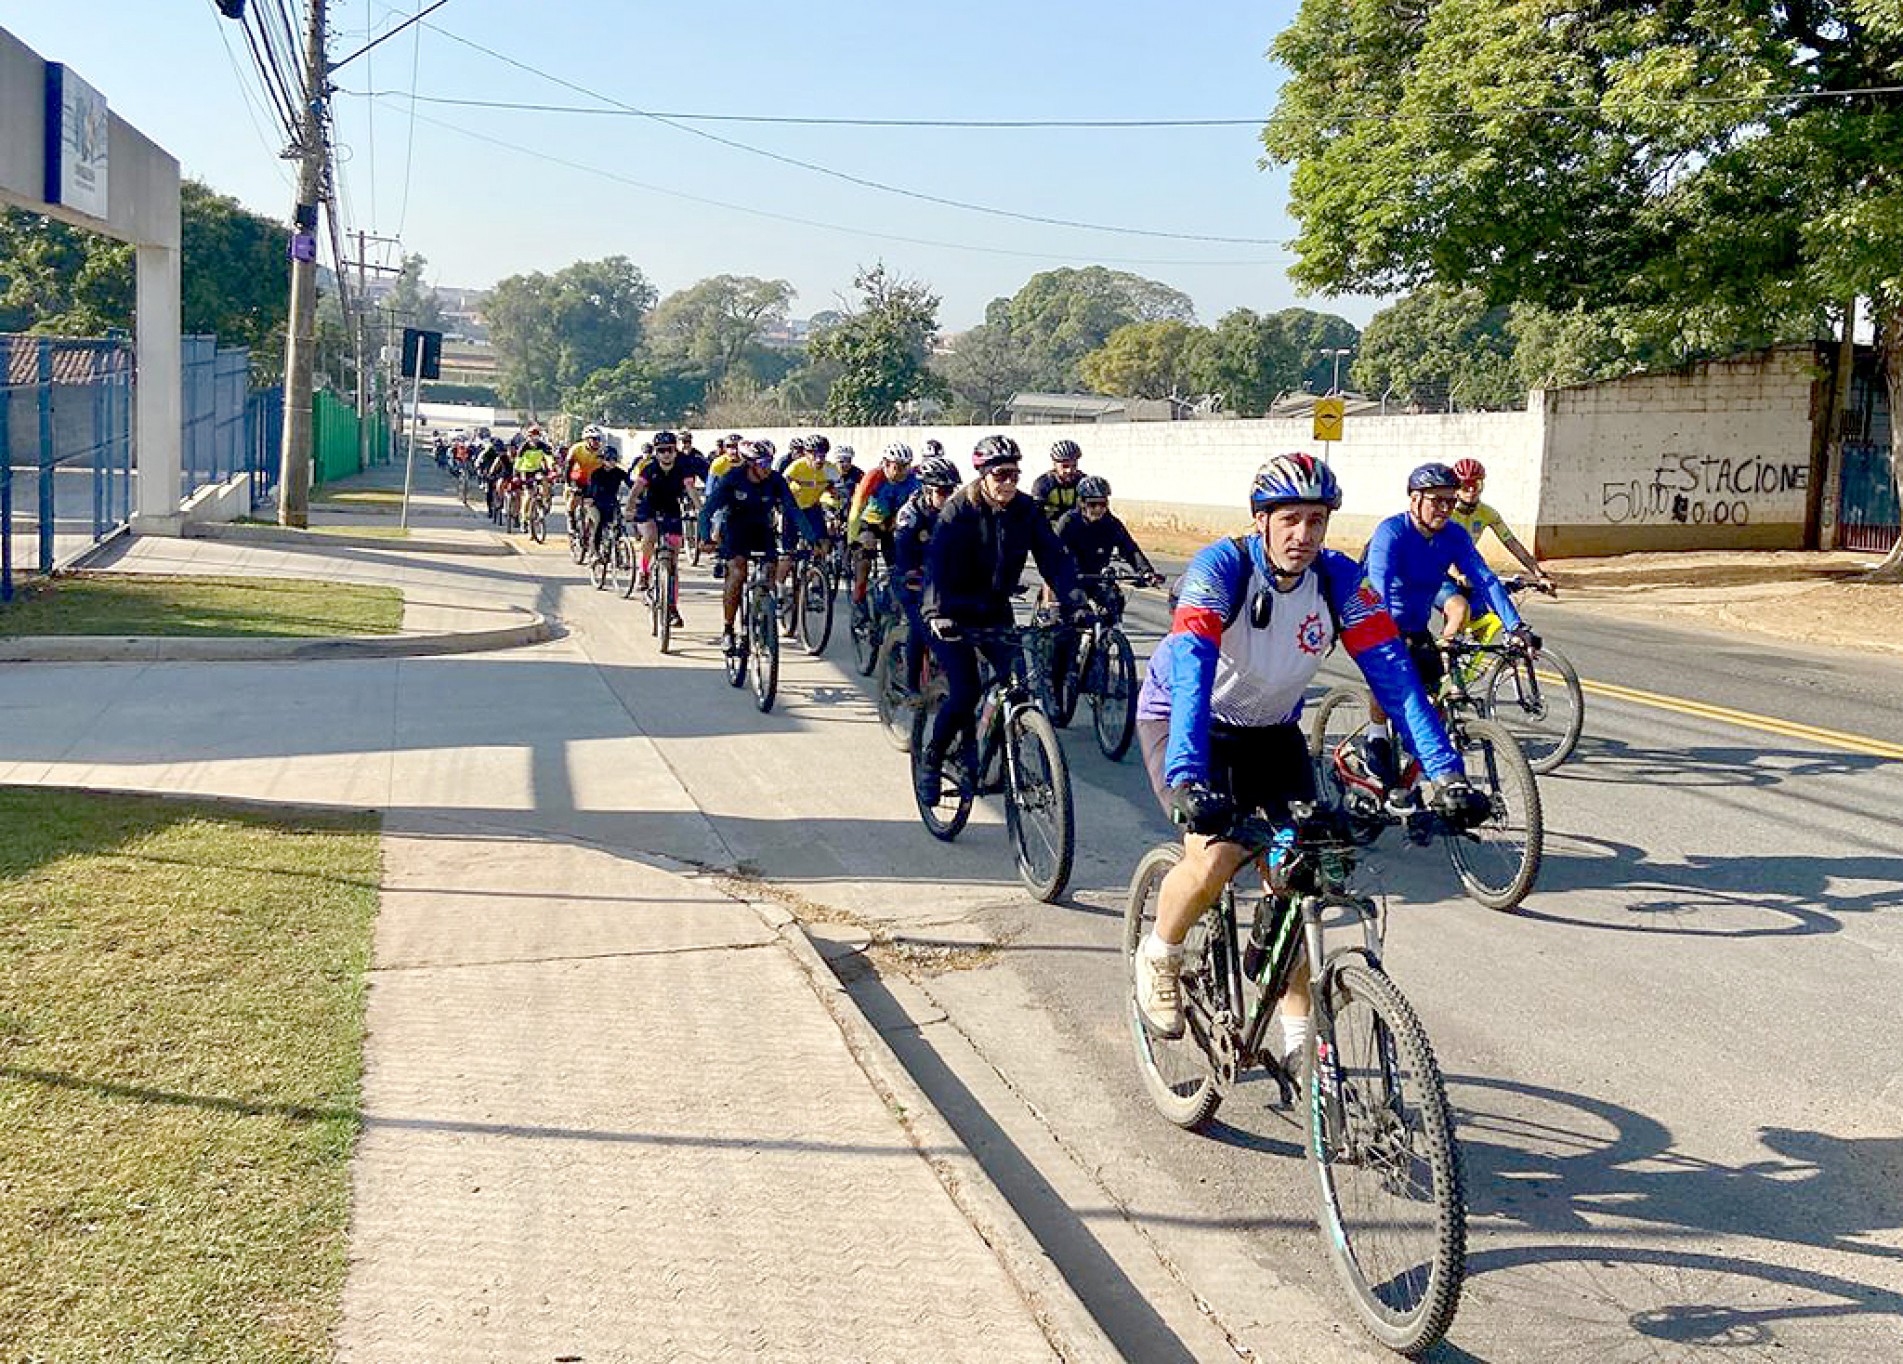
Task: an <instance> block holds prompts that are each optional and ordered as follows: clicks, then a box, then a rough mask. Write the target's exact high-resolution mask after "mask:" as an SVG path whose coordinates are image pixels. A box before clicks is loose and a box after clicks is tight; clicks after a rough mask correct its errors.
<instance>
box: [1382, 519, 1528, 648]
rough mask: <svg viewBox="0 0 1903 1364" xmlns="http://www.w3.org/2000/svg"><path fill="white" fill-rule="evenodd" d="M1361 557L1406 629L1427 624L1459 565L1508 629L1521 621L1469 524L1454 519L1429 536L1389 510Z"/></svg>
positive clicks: (1415, 629)
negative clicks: (1452, 570) (1449, 576)
mask: <svg viewBox="0 0 1903 1364" xmlns="http://www.w3.org/2000/svg"><path fill="white" fill-rule="evenodd" d="M1362 563H1364V564H1365V565H1366V566H1367V569H1368V579H1369V581H1371V582H1372V583H1373V584H1374V585H1375V587H1376V589H1377V590H1379V591H1380V593H1381V597H1382V600H1383V601H1385V602H1386V603H1387V607H1388V614H1389V615H1390V616H1393V617H1394V623H1395V624H1396V625H1398V626H1400V628H1401V633H1403V634H1409V635H1411V634H1419V633H1420V632H1421V631H1423V630H1425V629H1427V618H1428V617H1429V616H1430V615H1431V614H1432V613H1433V610H1434V598H1435V596H1436V595H1437V594H1438V593H1439V592H1440V588H1441V584H1442V583H1444V582H1446V581H1447V570H1448V569H1450V568H1457V569H1459V570H1460V576H1461V577H1463V578H1465V579H1466V580H1467V582H1468V584H1469V585H1470V586H1471V587H1472V588H1473V590H1474V591H1476V592H1479V593H1482V594H1483V595H1484V596H1485V597H1486V599H1487V605H1488V606H1489V607H1491V608H1492V609H1493V613H1494V614H1495V615H1497V616H1498V617H1500V620H1501V622H1502V623H1503V624H1505V625H1506V627H1507V628H1508V629H1509V630H1510V629H1512V628H1513V627H1514V626H1516V625H1518V624H1519V623H1520V613H1519V612H1518V611H1515V610H1514V609H1513V599H1512V598H1511V597H1509V596H1508V595H1507V590H1506V588H1504V587H1502V586H1501V585H1500V580H1499V579H1498V578H1497V577H1495V576H1494V573H1493V570H1492V569H1490V568H1488V567H1487V561H1486V560H1485V559H1482V558H1481V557H1480V551H1479V550H1478V549H1476V548H1474V542H1473V537H1472V536H1471V535H1469V534H1467V528H1466V527H1465V526H1461V525H1458V524H1456V523H1455V522H1452V521H1449V522H1448V523H1447V524H1446V525H1445V526H1443V527H1442V528H1441V529H1440V531H1439V532H1438V533H1437V534H1436V535H1434V537H1433V538H1432V539H1429V538H1428V537H1427V536H1425V535H1423V534H1421V530H1420V527H1418V526H1416V525H1415V524H1414V519H1413V518H1412V517H1411V516H1409V515H1408V514H1407V513H1406V512H1401V513H1400V514H1399V515H1396V516H1390V517H1389V518H1388V519H1387V520H1385V521H1383V522H1382V523H1381V524H1380V525H1378V526H1376V527H1375V528H1374V535H1373V537H1372V538H1371V539H1370V540H1369V541H1368V552H1367V553H1366V554H1365V555H1364V556H1363V557H1362Z"/></svg>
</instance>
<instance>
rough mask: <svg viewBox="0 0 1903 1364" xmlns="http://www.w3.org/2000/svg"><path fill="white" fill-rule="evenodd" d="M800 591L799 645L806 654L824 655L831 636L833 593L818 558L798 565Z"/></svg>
mask: <svg viewBox="0 0 1903 1364" xmlns="http://www.w3.org/2000/svg"><path fill="white" fill-rule="evenodd" d="M799 589H800V590H799V631H800V643H801V645H803V646H804V647H805V649H806V652H807V653H809V654H814V655H818V654H823V653H825V652H826V641H827V640H829V639H831V638H832V637H833V594H832V591H831V589H830V588H829V587H828V586H827V583H826V570H825V569H824V568H822V567H821V566H820V563H819V561H818V560H817V559H813V560H810V561H808V562H807V563H805V564H802V565H801V566H800V571H799Z"/></svg>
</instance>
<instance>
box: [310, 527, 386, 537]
mask: <svg viewBox="0 0 1903 1364" xmlns="http://www.w3.org/2000/svg"><path fill="white" fill-rule="evenodd" d="M311 534H312V535H361V536H364V537H365V538H367V539H371V540H407V539H409V538H410V532H409V531H408V530H407V529H405V528H404V527H402V526H312V527H311Z"/></svg>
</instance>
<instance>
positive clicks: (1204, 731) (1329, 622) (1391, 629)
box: [1137, 535, 1462, 786]
mask: <svg viewBox="0 0 1903 1364" xmlns="http://www.w3.org/2000/svg"><path fill="white" fill-rule="evenodd" d="M1274 581H1275V579H1274V575H1273V574H1272V572H1271V571H1270V569H1269V564H1268V556H1267V551H1266V549H1265V547H1264V546H1263V543H1262V537H1261V536H1259V535H1251V536H1248V537H1246V539H1244V540H1242V541H1241V542H1238V541H1236V540H1218V541H1217V542H1216V543H1215V544H1213V545H1210V546H1208V547H1206V548H1205V549H1203V550H1202V551H1201V552H1200V553H1198V554H1197V555H1196V557H1195V558H1194V559H1192V560H1190V564H1189V568H1188V570H1187V571H1186V572H1185V573H1184V574H1183V579H1182V582H1181V584H1180V586H1179V588H1178V595H1177V603H1176V611H1175V614H1174V616H1173V617H1172V619H1171V621H1170V633H1169V634H1168V635H1166V636H1164V638H1163V642H1162V643H1161V644H1160V645H1158V646H1157V650H1156V652H1155V653H1154V654H1152V655H1151V656H1150V666H1149V671H1148V673H1147V674H1146V675H1145V677H1144V681H1143V691H1142V694H1141V695H1140V696H1139V698H1138V700H1137V714H1138V715H1139V716H1141V717H1142V718H1145V719H1153V720H1155V719H1168V721H1169V725H1170V738H1169V747H1168V749H1167V750H1166V752H1165V757H1164V781H1165V782H1166V783H1167V784H1168V785H1170V786H1180V785H1181V784H1183V783H1184V782H1190V781H1207V780H1209V727H1210V724H1211V722H1212V721H1220V722H1222V723H1225V724H1232V725H1271V724H1283V723H1288V722H1291V721H1294V720H1296V719H1298V718H1300V715H1301V710H1302V693H1303V691H1304V689H1306V687H1307V686H1308V684H1309V682H1310V681H1311V680H1313V678H1314V676H1315V673H1316V671H1317V670H1318V669H1319V668H1320V667H1321V664H1322V659H1323V658H1324V657H1326V656H1327V653H1328V650H1329V648H1330V646H1331V645H1332V644H1333V643H1334V639H1335V634H1336V631H1337V629H1339V632H1340V639H1341V642H1342V643H1343V644H1344V645H1346V646H1347V649H1348V654H1349V656H1350V657H1351V658H1353V659H1354V661H1355V664H1356V666H1357V667H1359V668H1360V669H1361V672H1362V675H1363V676H1364V677H1366V678H1367V679H1368V685H1369V687H1370V688H1372V689H1373V691H1374V695H1375V699H1376V700H1378V701H1379V702H1380V703H1381V706H1382V708H1383V709H1384V710H1386V711H1387V713H1388V714H1389V715H1390V716H1392V717H1393V718H1394V721H1395V723H1396V724H1397V725H1398V726H1399V727H1400V729H1401V732H1402V734H1403V735H1404V736H1405V737H1406V740H1407V744H1408V748H1409V749H1410V751H1412V752H1413V754H1414V755H1415V756H1416V757H1417V758H1419V759H1420V762H1421V766H1422V768H1423V769H1424V770H1425V771H1426V773H1427V775H1428V776H1429V777H1430V778H1433V779H1434V780H1437V781H1438V780H1439V779H1441V778H1443V777H1448V776H1453V775H1456V774H1458V773H1460V772H1461V770H1462V768H1461V762H1460V755H1459V753H1458V752H1456V751H1455V749H1454V745H1453V742H1452V741H1451V740H1450V739H1449V738H1448V737H1447V730H1446V728H1445V726H1443V725H1442V724H1441V721H1440V716H1439V715H1437V714H1436V713H1435V711H1434V708H1433V706H1432V705H1431V704H1430V703H1429V701H1428V699H1427V693H1426V692H1425V691H1424V690H1423V689H1422V687H1421V679H1420V675H1419V674H1418V673H1417V672H1415V670H1414V662H1413V660H1412V659H1411V658H1409V656H1408V652H1407V646H1406V645H1405V644H1404V643H1403V642H1402V640H1401V636H1400V632H1399V631H1398V630H1397V629H1396V628H1395V624H1394V620H1393V618H1392V617H1391V616H1390V615H1389V614H1388V612H1387V610H1386V609H1385V608H1384V607H1383V606H1382V604H1381V598H1380V595H1379V594H1378V593H1377V592H1376V591H1375V589H1374V586H1373V584H1372V583H1370V582H1369V581H1368V579H1367V577H1366V575H1365V574H1364V573H1363V572H1362V570H1361V566H1360V565H1358V564H1357V563H1355V561H1354V560H1353V559H1350V558H1349V557H1348V556H1347V555H1345V554H1340V553H1337V552H1336V551H1334V550H1323V551H1322V553H1321V556H1320V557H1319V558H1318V559H1317V560H1316V562H1315V563H1314V564H1313V565H1312V566H1311V567H1310V568H1309V570H1308V572H1307V574H1305V575H1304V576H1303V578H1302V579H1301V580H1299V581H1298V582H1297V583H1296V584H1295V586H1294V587H1293V588H1292V589H1291V590H1289V591H1288V592H1277V591H1276V590H1275V588H1274ZM1259 593H1267V594H1268V596H1267V598H1266V600H1267V602H1268V605H1269V609H1268V612H1267V616H1268V619H1267V620H1266V621H1261V622H1260V623H1258V619H1252V617H1254V616H1256V613H1255V612H1252V611H1251V609H1250V604H1251V602H1252V601H1253V599H1254V598H1255V597H1256V596H1257V595H1258V594H1259ZM1278 613H1279V615H1278Z"/></svg>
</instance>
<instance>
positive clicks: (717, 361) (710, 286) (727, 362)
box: [647, 275, 793, 382]
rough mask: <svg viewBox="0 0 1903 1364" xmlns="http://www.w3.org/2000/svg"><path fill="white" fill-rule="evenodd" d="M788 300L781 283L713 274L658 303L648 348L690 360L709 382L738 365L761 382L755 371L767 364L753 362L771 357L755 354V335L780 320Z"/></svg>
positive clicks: (786, 288) (785, 285) (757, 346)
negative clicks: (708, 376)
mask: <svg viewBox="0 0 1903 1364" xmlns="http://www.w3.org/2000/svg"><path fill="white" fill-rule="evenodd" d="M792 301H793V286H792V285H791V284H789V283H787V282H786V281H785V280H783V279H756V278H754V277H753V276H751V275H714V276H712V277H711V278H709V279H703V280H701V281H700V282H699V283H697V284H691V285H689V286H688V287H687V288H685V289H681V290H678V291H676V292H675V293H672V294H669V295H668V296H667V297H666V298H664V299H662V300H661V302H660V306H658V307H657V308H655V310H654V314H653V316H652V317H650V318H649V319H648V326H647V330H648V340H649V344H650V345H652V346H653V347H654V348H655V350H656V351H657V352H660V353H664V354H671V355H679V356H683V357H685V358H686V359H688V360H691V361H692V362H693V363H694V364H695V365H697V366H699V367H700V368H701V369H702V370H704V371H706V372H707V373H708V374H710V375H712V376H713V379H714V381H715V382H718V381H719V380H721V379H724V378H725V377H726V376H727V375H728V374H729V373H730V372H732V371H733V370H735V369H738V368H741V367H742V366H743V365H744V366H745V367H746V368H747V369H748V370H750V371H752V373H753V377H754V378H756V379H767V377H768V376H767V375H765V374H763V373H761V372H760V370H761V369H763V368H767V367H768V366H765V365H762V364H760V363H759V362H760V361H766V360H770V358H771V357H769V356H762V355H760V354H759V352H760V351H762V350H763V349H764V348H763V347H762V346H761V345H760V335H761V333H762V332H763V331H765V329H766V328H767V326H768V325H770V324H774V323H783V322H785V321H786V310H787V305H788V304H790V303H791V302H792ZM750 362H751V363H750ZM772 377H773V378H777V377H778V376H777V375H775V376H772Z"/></svg>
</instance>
